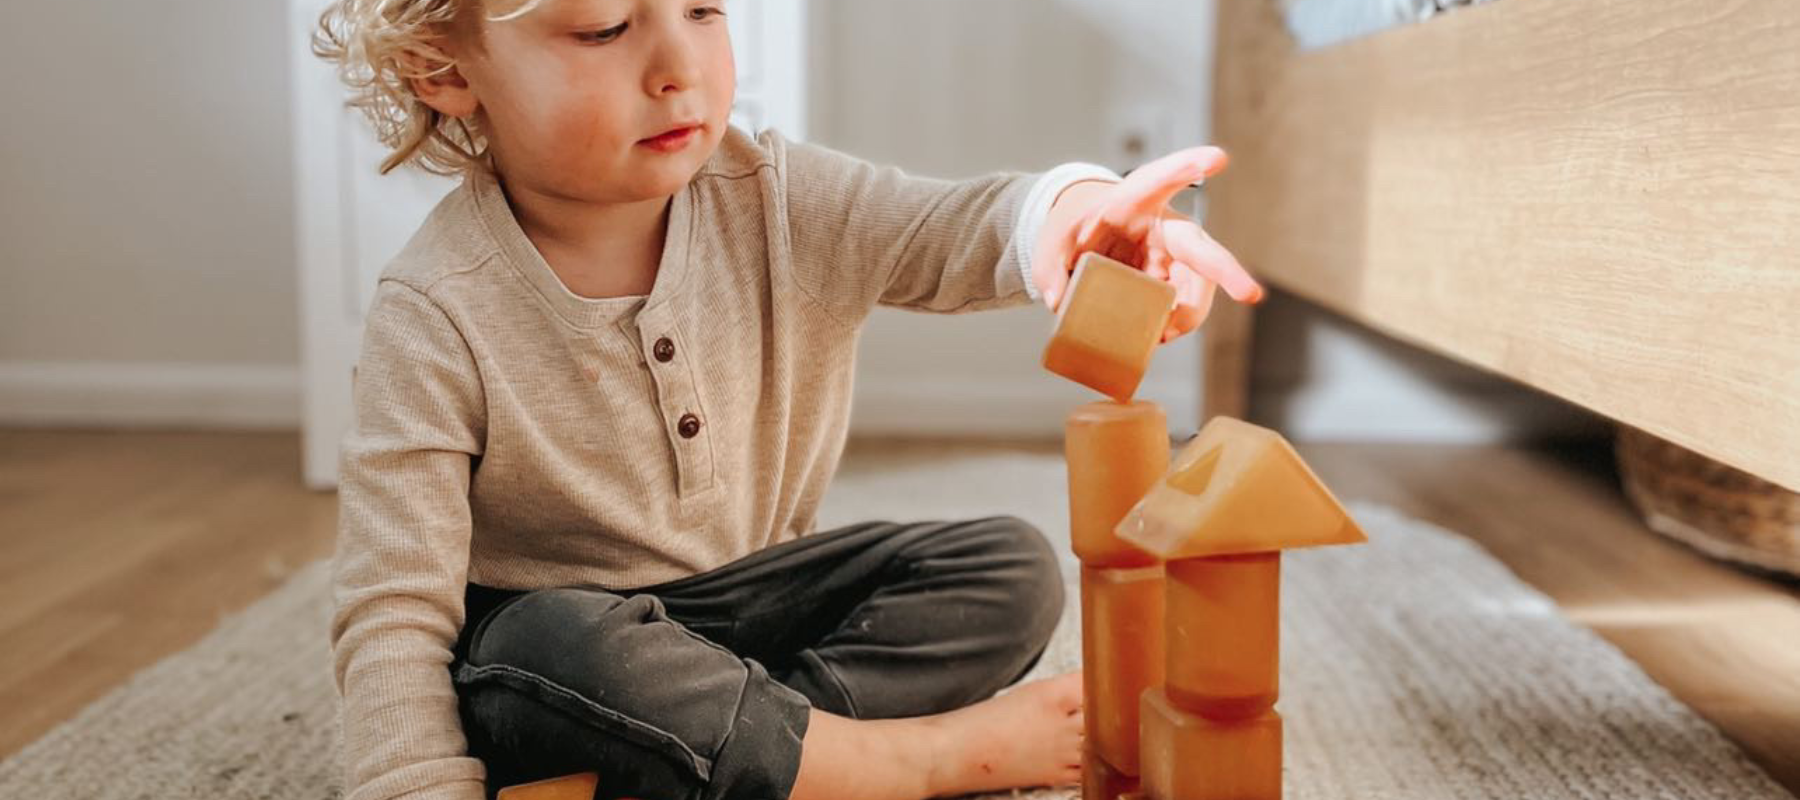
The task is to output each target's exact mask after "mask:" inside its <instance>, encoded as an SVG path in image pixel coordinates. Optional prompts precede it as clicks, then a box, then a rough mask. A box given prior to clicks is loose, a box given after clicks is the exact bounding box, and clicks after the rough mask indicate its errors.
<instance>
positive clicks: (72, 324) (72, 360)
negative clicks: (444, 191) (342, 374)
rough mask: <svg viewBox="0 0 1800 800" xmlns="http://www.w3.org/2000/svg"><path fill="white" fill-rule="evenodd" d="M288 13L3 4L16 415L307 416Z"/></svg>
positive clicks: (0, 229) (3, 175)
mask: <svg viewBox="0 0 1800 800" xmlns="http://www.w3.org/2000/svg"><path fill="white" fill-rule="evenodd" d="M282 15H283V7H282V5H281V4H280V3H275V2H245V0H181V1H180V2H160V3H126V2H103V1H102V0H58V1H57V2H51V3H14V4H11V6H10V7H9V8H8V9H7V11H6V17H5V22H4V23H0V75H4V76H6V77H5V79H4V80H0V108H4V109H5V110H6V122H5V124H4V125H0V420H4V421H6V422H19V421H41V422H74V423H87V422H121V421H123V422H133V421H135V422H184V421H208V422H212V423H225V424H279V425H292V424H293V422H294V420H295V419H296V416H297V407H298V402H297V399H296V397H297V394H296V393H297V382H296V378H295V375H296V362H297V360H298V356H297V349H298V344H297V336H296V331H295V327H296V314H295V305H294V301H293V294H294V284H295V279H294V242H293V225H292V217H293V214H292V208H291V206H292V201H291V196H292V190H291V186H290V177H289V171H290V170H289V163H290V162H289V158H290V157H289V153H288V121H287V85H286V67H285V64H286V62H285V57H286V56H285V54H286V48H285V47H284V44H283V42H284V39H283V37H284V36H285V35H286V32H285V31H284V30H283V24H282Z"/></svg>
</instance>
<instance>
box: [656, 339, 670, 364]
mask: <svg viewBox="0 0 1800 800" xmlns="http://www.w3.org/2000/svg"><path fill="white" fill-rule="evenodd" d="M651 352H652V353H653V354H655V356H656V360H657V361H661V362H662V363H664V364H667V363H669V362H670V361H674V360H675V343H674V342H671V341H669V337H667V336H664V337H662V338H661V339H657V340H656V345H655V346H654V347H652V348H651Z"/></svg>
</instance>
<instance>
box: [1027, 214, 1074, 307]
mask: <svg viewBox="0 0 1800 800" xmlns="http://www.w3.org/2000/svg"><path fill="white" fill-rule="evenodd" d="M1072 244H1073V243H1072V242H1071V241H1069V240H1068V239H1067V238H1065V237H1061V236H1054V235H1051V234H1050V232H1048V231H1046V232H1045V235H1044V236H1043V237H1042V238H1041V239H1040V240H1039V242H1038V246H1037V249H1036V254H1035V256H1034V258H1033V259H1032V264H1031V277H1032V282H1033V283H1036V284H1037V288H1038V293H1039V294H1040V295H1042V296H1043V298H1044V305H1045V306H1046V307H1048V308H1049V309H1050V310H1051V311H1056V310H1058V309H1059V308H1060V307H1061V305H1062V300H1063V293H1064V292H1067V291H1068V289H1069V252H1070V249H1071V247H1072Z"/></svg>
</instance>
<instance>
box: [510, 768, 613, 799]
mask: <svg viewBox="0 0 1800 800" xmlns="http://www.w3.org/2000/svg"><path fill="white" fill-rule="evenodd" d="M599 786H600V775H599V774H598V773H594V772H583V773H581V774H578V775H564V776H563V777H560V778H549V779H547V780H541V781H534V782H532V783H521V784H519V785H517V786H508V787H506V788H504V789H501V790H500V793H499V794H498V795H497V796H496V797H497V798H498V800H594V791H595V790H596V789H598V788H599Z"/></svg>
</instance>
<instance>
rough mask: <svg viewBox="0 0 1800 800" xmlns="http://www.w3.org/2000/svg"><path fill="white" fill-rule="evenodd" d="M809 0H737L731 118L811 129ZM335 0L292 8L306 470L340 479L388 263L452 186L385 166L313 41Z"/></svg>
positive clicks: (311, 475) (311, 479) (795, 135)
mask: <svg viewBox="0 0 1800 800" xmlns="http://www.w3.org/2000/svg"><path fill="white" fill-rule="evenodd" d="M806 4H807V0H733V2H732V3H731V5H730V7H729V14H728V16H727V22H728V24H729V25H730V27H731V35H732V40H733V43H734V46H735V47H736V51H737V67H738V94H737V104H736V106H735V107H734V108H733V110H732V122H733V123H734V124H736V125H738V126H740V127H743V128H745V129H747V130H752V131H755V130H760V129H762V128H765V127H774V128H777V129H779V130H781V132H782V133H783V134H785V135H787V136H788V137H789V138H792V139H803V138H805V136H806V41H807V35H806ZM325 5H326V2H325V0H291V2H290V3H289V6H288V13H289V16H288V20H289V28H288V30H289V32H290V36H289V40H290V45H291V51H290V54H289V60H290V67H291V69H290V74H291V75H292V76H293V77H292V81H293V86H292V89H293V119H294V170H295V181H294V185H295V192H296V197H295V207H296V213H297V220H296V228H297V231H298V237H297V241H298V246H299V253H298V256H299V259H298V260H299V264H300V275H299V278H300V280H299V289H300V325H301V332H300V333H301V342H302V353H301V361H302V377H303V380H304V383H305V386H304V394H305V396H304V398H303V434H304V451H303V456H304V459H305V464H304V468H305V478H306V483H307V485H309V486H312V487H314V488H319V489H328V488H331V487H333V486H335V485H336V484H337V451H338V443H339V441H340V440H341V439H342V438H343V435H344V433H345V432H346V431H348V430H349V429H350V426H351V423H352V418H353V410H352V407H351V396H350V370H351V368H352V367H353V366H354V365H355V363H356V355H357V352H358V351H359V349H360V348H361V345H362V322H363V314H364V312H365V311H366V310H367V309H368V307H369V302H370V299H371V298H372V297H373V295H374V292H375V282H376V279H377V277H378V276H379V275H380V273H381V269H382V267H383V266H384V265H386V264H387V262H388V260H389V259H391V258H393V256H394V254H395V253H397V252H399V250H400V247H401V246H402V245H404V244H405V243H406V240H407V238H408V237H410V236H411V235H412V233H413V231H414V230H416V229H417V228H418V226H419V223H420V222H422V221H423V220H424V218H425V215H426V214H427V213H429V212H430V211H431V208H432V207H433V206H435V205H436V204H437V202H438V200H439V199H441V198H442V197H443V196H444V194H445V192H447V191H449V190H450V188H451V186H452V185H453V182H452V181H451V180H450V179H448V178H441V177H437V176H433V175H429V174H426V173H424V172H421V171H418V170H412V169H399V170H395V171H393V172H391V173H389V174H387V175H380V174H378V173H377V172H376V166H377V165H378V164H379V163H380V161H381V158H382V156H383V155H384V151H383V149H382V146H381V144H380V143H379V142H378V141H377V140H376V139H375V135H374V132H373V131H372V130H370V128H369V127H368V124H367V123H366V122H365V121H364V120H363V119H362V117H361V116H360V114H359V113H358V112H355V111H353V110H351V109H347V108H345V107H344V99H345V90H344V87H343V85H342V84H341V83H339V82H338V80H337V76H336V75H335V73H334V72H333V70H332V67H331V65H329V64H327V63H326V62H323V61H321V60H319V59H318V58H316V57H314V56H313V54H312V51H311V49H310V45H309V37H310V35H311V32H312V31H313V30H314V28H315V27H316V26H317V24H318V19H319V13H320V12H321V11H322V10H323V9H324V7H325Z"/></svg>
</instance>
